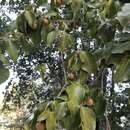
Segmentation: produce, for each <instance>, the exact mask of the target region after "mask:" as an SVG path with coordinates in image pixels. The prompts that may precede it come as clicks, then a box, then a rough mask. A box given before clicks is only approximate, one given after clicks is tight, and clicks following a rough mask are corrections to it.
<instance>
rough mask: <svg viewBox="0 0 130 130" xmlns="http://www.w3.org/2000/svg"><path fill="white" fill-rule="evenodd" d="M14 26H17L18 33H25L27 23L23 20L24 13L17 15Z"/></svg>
mask: <svg viewBox="0 0 130 130" xmlns="http://www.w3.org/2000/svg"><path fill="white" fill-rule="evenodd" d="M16 25H17V29H18V31H20V32H22V33H26V27H27V21H26V19H25V16H24V13H21V14H20V15H18V17H17V19H16Z"/></svg>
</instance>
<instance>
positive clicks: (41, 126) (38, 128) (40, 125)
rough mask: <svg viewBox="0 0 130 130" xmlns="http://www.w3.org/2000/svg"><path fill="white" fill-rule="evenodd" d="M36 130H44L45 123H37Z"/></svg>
mask: <svg viewBox="0 0 130 130" xmlns="http://www.w3.org/2000/svg"><path fill="white" fill-rule="evenodd" d="M36 130H46V123H45V122H37V124H36Z"/></svg>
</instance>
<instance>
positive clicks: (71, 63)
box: [68, 54, 80, 71]
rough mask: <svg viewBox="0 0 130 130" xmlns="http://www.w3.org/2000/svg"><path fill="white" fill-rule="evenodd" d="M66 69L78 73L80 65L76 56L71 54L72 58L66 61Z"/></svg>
mask: <svg viewBox="0 0 130 130" xmlns="http://www.w3.org/2000/svg"><path fill="white" fill-rule="evenodd" d="M68 68H69V69H70V70H73V71H79V69H80V63H79V62H78V55H77V54H72V56H71V57H70V59H69V60H68Z"/></svg>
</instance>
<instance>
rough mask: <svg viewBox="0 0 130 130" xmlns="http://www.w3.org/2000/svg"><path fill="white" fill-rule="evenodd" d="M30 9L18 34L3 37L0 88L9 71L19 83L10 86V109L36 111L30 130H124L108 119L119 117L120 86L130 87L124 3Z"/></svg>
mask: <svg viewBox="0 0 130 130" xmlns="http://www.w3.org/2000/svg"><path fill="white" fill-rule="evenodd" d="M2 2H3V3H2V4H5V2H4V1H2ZM24 2H27V3H26V5H27V6H25V8H24V10H23V11H22V12H20V13H19V14H18V16H17V19H16V21H13V25H14V26H13V29H11V30H10V31H9V32H6V33H2V35H1V36H0V39H1V40H0V60H1V63H0V67H1V68H0V71H1V77H2V78H0V82H1V83H2V82H3V81H4V80H6V79H7V76H8V75H9V72H7V71H8V70H7V68H8V69H11V70H13V72H14V73H16V77H15V78H18V79H19V81H18V82H15V78H14V79H11V81H10V82H9V84H8V85H7V87H6V93H5V99H4V103H5V104H4V107H8V103H10V102H13V103H14V104H15V105H19V107H20V106H23V105H26V106H27V107H29V110H30V113H31V115H29V116H28V117H25V118H26V121H25V120H24V121H25V129H27V130H28V129H35V128H36V129H38V130H41V129H40V128H42V129H43V128H44V129H47V130H54V129H63V128H64V129H66V130H70V129H73V130H80V129H82V130H99V129H103V130H106V129H107V130H110V127H111V128H112V129H115V128H117V127H121V126H120V123H119V122H120V120H117V115H116V116H115V117H113V118H114V119H116V120H115V121H117V122H118V123H117V122H116V125H115V124H114V123H113V122H114V121H113V122H110V121H109V119H111V115H112V114H113V113H115V114H116V113H117V111H116V112H115V111H113V109H114V108H116V106H115V105H113V104H114V102H115V100H114V98H115V97H117V96H115V95H114V94H115V92H114V85H113V84H114V83H119V82H129V80H130V78H129V76H130V75H129V72H130V69H129V64H130V60H129V58H130V54H129V51H130V49H129V41H130V34H129V32H126V29H128V28H129V20H130V17H129V13H128V14H127V13H126V12H127V11H129V8H128V7H129V6H130V5H129V4H126V5H124V6H123V8H121V5H120V3H119V1H118V0H116V1H114V0H105V1H103V0H98V1H93V0H90V1H87V0H69V1H66V0H51V2H50V3H48V2H47V1H46V0H39V1H34V3H35V4H29V3H30V1H23V3H24ZM16 3H17V5H18V8H19V9H20V10H22V9H23V7H22V8H20V3H19V1H16ZM16 3H15V1H13V0H12V1H11V0H10V3H9V4H10V5H13V6H14V5H15V4H16ZM14 7H15V6H14ZM40 7H42V10H40ZM11 9H12V7H11ZM15 10H16V9H15ZM120 14H123V15H120ZM126 19H127V20H126ZM122 21H125V24H124V23H123V22H122ZM10 25H11V24H10ZM124 30H125V31H124ZM4 67H5V68H4ZM110 72H112V76H109V73H110ZM108 77H109V78H111V80H110V82H108V80H107V78H108ZM40 81H41V83H40ZM108 86H109V87H108ZM107 93H110V94H109V95H107ZM127 99H128V97H127V98H126V100H127ZM111 100H112V102H111ZM27 101H28V102H29V103H28V104H26V103H25V102H27ZM116 102H117V101H116ZM111 107H112V108H111ZM109 108H110V109H109ZM126 109H128V106H127V108H126ZM126 109H125V110H126Z"/></svg>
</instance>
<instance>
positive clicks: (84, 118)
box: [80, 107, 96, 130]
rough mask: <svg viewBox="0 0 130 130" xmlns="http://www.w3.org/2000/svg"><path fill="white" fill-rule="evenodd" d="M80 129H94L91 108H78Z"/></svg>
mask: <svg viewBox="0 0 130 130" xmlns="http://www.w3.org/2000/svg"><path fill="white" fill-rule="evenodd" d="M80 117H81V125H82V130H96V115H95V113H94V112H93V110H92V109H90V108H87V107H81V108H80Z"/></svg>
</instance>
